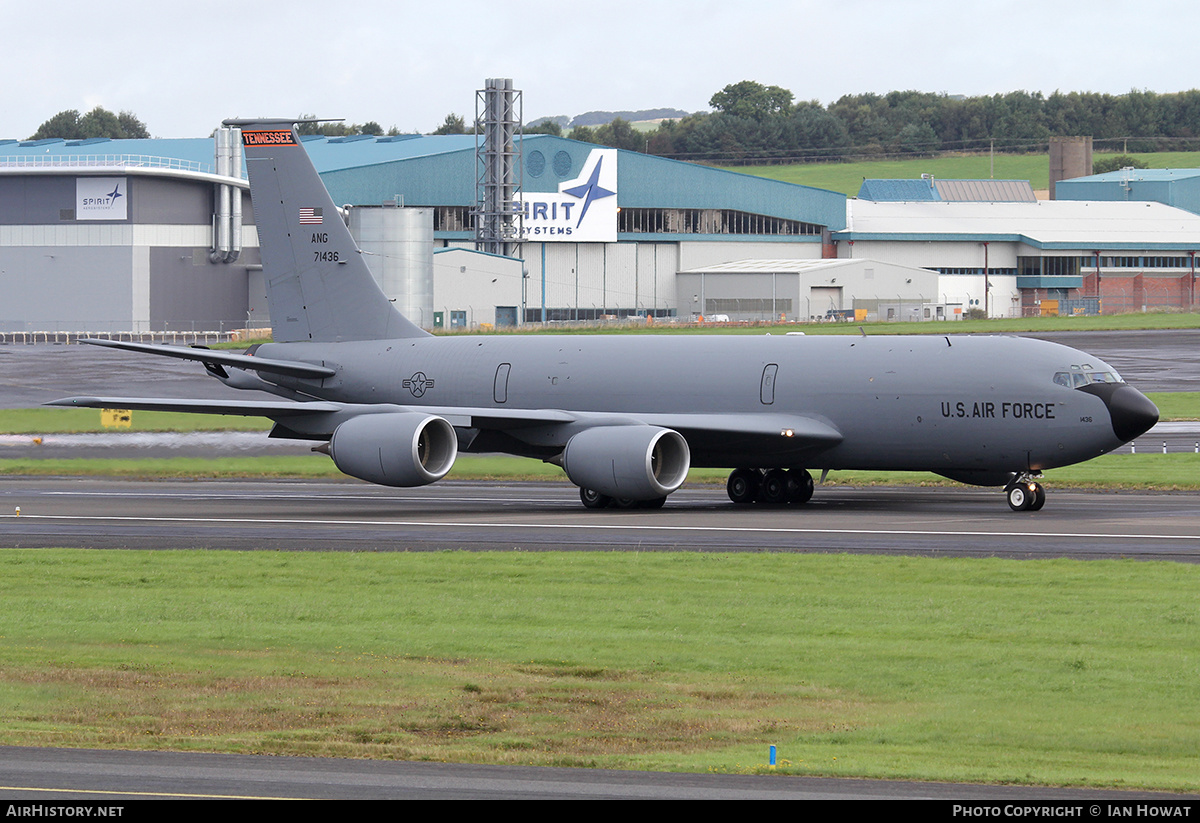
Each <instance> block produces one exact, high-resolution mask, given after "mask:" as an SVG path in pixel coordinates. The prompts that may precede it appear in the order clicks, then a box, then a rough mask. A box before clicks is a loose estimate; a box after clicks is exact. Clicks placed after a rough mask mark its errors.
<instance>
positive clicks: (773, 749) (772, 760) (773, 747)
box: [771, 743, 775, 769]
mask: <svg viewBox="0 0 1200 823" xmlns="http://www.w3.org/2000/svg"><path fill="white" fill-rule="evenodd" d="M771 768H772V769H773V768H775V744H774V743H772V744H771Z"/></svg>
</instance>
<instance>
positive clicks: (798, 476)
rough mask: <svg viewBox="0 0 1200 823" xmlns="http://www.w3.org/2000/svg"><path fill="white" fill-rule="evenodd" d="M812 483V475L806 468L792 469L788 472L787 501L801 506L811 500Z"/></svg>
mask: <svg viewBox="0 0 1200 823" xmlns="http://www.w3.org/2000/svg"><path fill="white" fill-rule="evenodd" d="M813 488H814V483H813V479H812V475H811V474H809V473H808V471H807V470H806V469H792V470H791V471H789V472H788V502H789V503H791V504H792V505H794V506H802V505H804V504H805V503H807V502H808V501H809V500H812V496H813Z"/></svg>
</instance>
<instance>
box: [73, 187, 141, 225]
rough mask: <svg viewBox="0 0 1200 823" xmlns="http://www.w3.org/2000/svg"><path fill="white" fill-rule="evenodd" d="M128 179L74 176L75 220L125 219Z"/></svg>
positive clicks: (127, 209)
mask: <svg viewBox="0 0 1200 823" xmlns="http://www.w3.org/2000/svg"><path fill="white" fill-rule="evenodd" d="M128 194H129V181H128V180H126V179H125V178H124V177H76V178H75V219H76V220H125V219H126V218H128V217H129V208H128V206H129V197H128V196H127V195H128Z"/></svg>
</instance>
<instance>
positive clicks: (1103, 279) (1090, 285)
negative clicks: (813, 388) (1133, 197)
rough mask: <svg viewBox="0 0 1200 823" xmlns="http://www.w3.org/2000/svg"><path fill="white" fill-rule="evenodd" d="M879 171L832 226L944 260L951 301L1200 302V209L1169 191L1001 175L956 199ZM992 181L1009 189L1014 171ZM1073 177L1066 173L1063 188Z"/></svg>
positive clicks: (844, 234) (996, 310) (857, 252)
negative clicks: (1069, 194) (1054, 194)
mask: <svg viewBox="0 0 1200 823" xmlns="http://www.w3.org/2000/svg"><path fill="white" fill-rule="evenodd" d="M870 182H872V183H875V184H877V185H874V186H871V187H870V188H868V187H867V186H866V184H864V190H863V191H860V193H859V197H858V199H855V200H851V201H849V202H848V205H847V227H846V229H845V230H843V231H840V232H835V233H834V239H835V242H837V244H838V256H839V257H851V258H858V257H868V258H873V259H879V260H889V261H893V262H896V263H902V264H904V265H908V266H919V267H921V268H928V269H932V270H934V271H937V272H939V273H940V274H942V275H944V276H943V277H942V279H941V283H940V286H939V289H940V291H941V292H942V295H943V296H942V300H943V301H945V302H950V303H955V302H960V301H965V302H966V304H967V305H969V306H972V307H980V308H982V307H983V306H985V305H986V306H987V310H988V314H989V315H991V316H998V317H1009V316H1017V315H1028V314H1037V313H1040V312H1047V313H1048V312H1050V311H1053V312H1059V311H1061V312H1063V313H1095V312H1097V311H1100V310H1103V311H1105V312H1110V313H1111V312H1120V311H1142V310H1145V309H1146V308H1187V307H1189V306H1192V305H1193V304H1194V303H1195V302H1196V288H1195V283H1196V276H1197V272H1196V264H1195V257H1196V250H1197V249H1200V215H1197V214H1195V213H1192V212H1190V211H1184V210H1183V209H1179V208H1174V207H1172V206H1169V205H1165V204H1163V203H1159V202H1138V203H1133V202H1114V201H1111V200H1086V201H1085V200H1049V201H1038V200H1030V199H1027V198H1025V197H1023V196H1018V195H1017V194H1016V193H1015V192H1010V194H1013V195H1014V196H1012V197H1007V196H1004V193H1003V192H1002V191H1001V190H999V186H997V187H996V188H995V189H993V190H992V192H991V193H990V195H987V196H990V197H994V199H979V198H961V199H950V198H942V197H941V196H940V195H939V193H938V192H937V190H936V189H935V188H933V187H931V186H930V185H929V184H928V183H927V182H926V181H924V180H921V181H912V180H910V181H870ZM882 182H889V183H898V184H908V185H899V186H894V187H889V186H883V185H878V184H879V183H882ZM946 182H972V183H981V182H985V183H986V182H989V181H946ZM990 182H993V183H995V184H1005V188H1007V184H1010V183H1011V182H1012V181H990ZM1075 182H1076V181H1062V182H1060V183H1059V184H1058V190H1059V192H1060V193H1061V192H1063V191H1064V190H1066V189H1068V188H1069V187H1070V185H1071V184H1072V183H1075ZM1026 185H1028V184H1026ZM867 194H869V195H870V196H873V197H875V198H877V199H873V200H872V199H866V198H865V196H864V195H867ZM893 196H894V197H895V198H896V199H891V197H893ZM918 197H919V199H918ZM985 272H986V276H985ZM981 301H982V302H981Z"/></svg>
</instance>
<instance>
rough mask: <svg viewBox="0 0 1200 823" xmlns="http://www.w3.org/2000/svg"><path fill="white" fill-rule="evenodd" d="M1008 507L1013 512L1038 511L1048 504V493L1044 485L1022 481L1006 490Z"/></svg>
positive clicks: (1005, 495)
mask: <svg viewBox="0 0 1200 823" xmlns="http://www.w3.org/2000/svg"><path fill="white" fill-rule="evenodd" d="M1004 497H1006V498H1008V507H1009V509H1012V510H1013V511H1038V510H1039V509H1040V507H1042V506H1044V505H1045V504H1046V492H1045V489H1044V488H1042V483H1036V482H1032V481H1021V482H1016V483H1013V485H1012V486H1009V487H1007V488H1006V489H1004Z"/></svg>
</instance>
